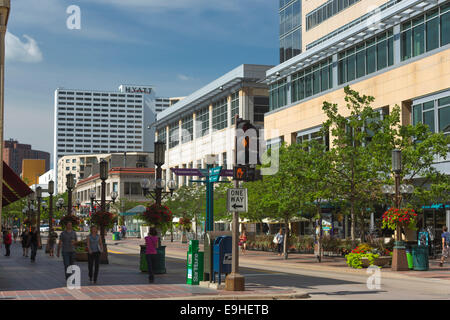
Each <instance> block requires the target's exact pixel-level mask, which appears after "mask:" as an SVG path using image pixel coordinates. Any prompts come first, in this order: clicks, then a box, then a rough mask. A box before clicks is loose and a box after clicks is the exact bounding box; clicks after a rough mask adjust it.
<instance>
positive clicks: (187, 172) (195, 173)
mask: <svg viewBox="0 0 450 320" xmlns="http://www.w3.org/2000/svg"><path fill="white" fill-rule="evenodd" d="M170 170H172V172H173V173H175V174H176V175H177V176H192V177H201V176H202V173H201V171H200V170H199V169H195V168H171V169H170Z"/></svg>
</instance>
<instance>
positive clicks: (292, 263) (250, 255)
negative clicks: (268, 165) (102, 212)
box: [108, 238, 450, 282]
mask: <svg viewBox="0 0 450 320" xmlns="http://www.w3.org/2000/svg"><path fill="white" fill-rule="evenodd" d="M108 242H109V241H108ZM114 243H115V244H117V245H114ZM139 243H142V241H141V240H140V239H136V238H133V239H125V240H120V241H115V242H111V246H110V249H111V250H123V251H124V252H134V251H136V250H138V249H137V248H139V246H138V244H139ZM163 245H165V246H167V248H166V256H168V257H173V258H180V259H186V252H187V249H188V246H189V244H188V243H181V242H170V240H169V241H163ZM199 247H200V249H201V250H203V244H201V243H200V245H199ZM112 248H115V249H112ZM136 252H137V251H136ZM429 263H430V269H429V270H428V271H414V270H410V271H399V272H395V271H392V270H391V268H382V269H381V272H382V275H383V277H385V278H396V279H402V278H403V279H411V278H420V279H424V278H425V279H439V280H443V281H449V282H450V263H449V262H447V263H445V264H444V267H439V260H430V262H429ZM239 265H240V266H242V267H248V268H252V267H253V268H256V267H257V268H261V269H265V270H272V271H280V270H283V271H285V272H290V271H293V272H295V271H300V270H314V271H324V272H337V273H353V274H361V275H364V276H367V272H366V269H353V268H350V267H348V266H347V263H346V259H345V258H344V257H323V259H322V262H320V263H319V262H317V259H316V258H315V256H314V255H313V254H297V253H291V254H289V258H288V260H284V259H283V257H280V256H277V254H275V253H274V252H267V251H249V250H247V252H246V254H245V255H242V254H240V255H239Z"/></svg>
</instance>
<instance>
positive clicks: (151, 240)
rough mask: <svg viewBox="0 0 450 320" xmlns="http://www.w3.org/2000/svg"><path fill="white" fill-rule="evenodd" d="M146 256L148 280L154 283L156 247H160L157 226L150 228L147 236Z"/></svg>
mask: <svg viewBox="0 0 450 320" xmlns="http://www.w3.org/2000/svg"><path fill="white" fill-rule="evenodd" d="M145 245H146V248H145V258H146V260H147V267H148V282H149V283H153V281H154V275H153V268H152V266H153V265H154V261H155V258H156V248H158V237H157V232H156V229H155V228H150V231H149V233H148V236H147V237H145Z"/></svg>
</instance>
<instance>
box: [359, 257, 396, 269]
mask: <svg viewBox="0 0 450 320" xmlns="http://www.w3.org/2000/svg"><path fill="white" fill-rule="evenodd" d="M361 262H362V266H363V267H364V268H368V267H369V259H368V258H366V257H363V258H361ZM391 263H392V257H384V256H383V257H378V258H375V260H374V261H373V264H374V265H376V266H378V267H384V266H389V265H390V264H391Z"/></svg>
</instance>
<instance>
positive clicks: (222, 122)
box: [212, 98, 228, 130]
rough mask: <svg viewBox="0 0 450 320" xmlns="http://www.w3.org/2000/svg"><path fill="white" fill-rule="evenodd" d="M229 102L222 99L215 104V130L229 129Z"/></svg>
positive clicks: (213, 110)
mask: <svg viewBox="0 0 450 320" xmlns="http://www.w3.org/2000/svg"><path fill="white" fill-rule="evenodd" d="M227 114H228V101H227V98H224V99H221V100H219V101H217V102H215V103H214V104H213V109H212V122H213V123H212V125H213V130H221V129H223V128H226V127H227Z"/></svg>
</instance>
